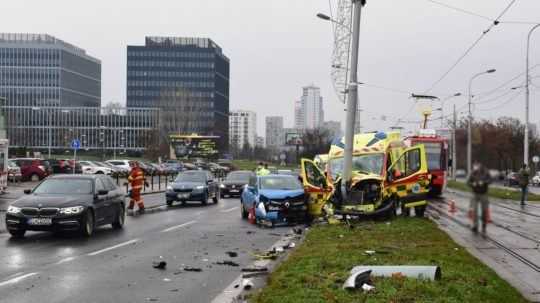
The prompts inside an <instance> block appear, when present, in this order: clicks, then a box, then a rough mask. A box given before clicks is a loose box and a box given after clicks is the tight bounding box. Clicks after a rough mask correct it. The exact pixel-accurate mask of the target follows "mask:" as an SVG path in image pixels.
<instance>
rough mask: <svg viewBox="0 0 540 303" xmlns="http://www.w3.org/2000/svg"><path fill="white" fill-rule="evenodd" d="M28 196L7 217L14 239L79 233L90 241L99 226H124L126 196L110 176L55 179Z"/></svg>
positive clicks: (69, 176)
mask: <svg viewBox="0 0 540 303" xmlns="http://www.w3.org/2000/svg"><path fill="white" fill-rule="evenodd" d="M25 194H26V195H25V196H23V197H22V198H20V199H18V200H16V201H15V202H13V203H12V204H11V205H10V206H9V208H8V210H7V213H6V227H7V229H8V231H9V233H10V234H11V235H12V236H14V237H23V236H24V234H25V233H26V231H27V230H35V231H54V232H56V231H77V232H79V233H80V234H81V235H83V236H86V237H89V236H91V235H92V234H93V233H94V229H95V227H97V226H100V225H105V224H112V227H113V228H122V227H123V225H124V220H125V208H124V193H123V191H122V189H120V188H119V187H117V186H116V185H115V184H114V182H113V181H112V179H111V178H110V177H109V176H106V175H58V176H52V177H49V178H47V179H45V180H44V181H43V182H41V183H40V184H39V185H38V186H36V187H35V188H34V190H28V189H27V190H25Z"/></svg>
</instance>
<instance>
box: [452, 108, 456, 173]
mask: <svg viewBox="0 0 540 303" xmlns="http://www.w3.org/2000/svg"><path fill="white" fill-rule="evenodd" d="M453 118H454V123H453V124H454V126H453V130H452V179H453V180H454V181H456V169H457V152H456V128H457V113H456V104H455V103H454V117H453Z"/></svg>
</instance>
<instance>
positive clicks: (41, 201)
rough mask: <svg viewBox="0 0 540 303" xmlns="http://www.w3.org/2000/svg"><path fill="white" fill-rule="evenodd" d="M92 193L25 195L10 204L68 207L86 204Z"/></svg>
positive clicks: (90, 199) (91, 197) (18, 205)
mask: <svg viewBox="0 0 540 303" xmlns="http://www.w3.org/2000/svg"><path fill="white" fill-rule="evenodd" d="M93 198H94V197H93V196H92V195H72V196H69V195H68V196H66V195H35V194H30V195H25V196H24V197H21V198H19V199H18V200H16V201H15V202H13V203H12V204H11V205H13V206H17V207H70V206H79V205H87V204H89V203H91V201H92V200H93Z"/></svg>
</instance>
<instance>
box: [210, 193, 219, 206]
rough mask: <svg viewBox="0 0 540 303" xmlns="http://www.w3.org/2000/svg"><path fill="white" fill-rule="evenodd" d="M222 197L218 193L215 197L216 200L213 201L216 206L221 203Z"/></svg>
mask: <svg viewBox="0 0 540 303" xmlns="http://www.w3.org/2000/svg"><path fill="white" fill-rule="evenodd" d="M220 197H221V194H220V193H216V194H215V195H214V198H212V201H213V202H214V204H218V203H219V199H220Z"/></svg>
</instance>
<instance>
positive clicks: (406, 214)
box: [401, 205, 411, 217]
mask: <svg viewBox="0 0 540 303" xmlns="http://www.w3.org/2000/svg"><path fill="white" fill-rule="evenodd" d="M401 215H402V216H404V217H410V216H411V208H410V207H405V205H402V206H401Z"/></svg>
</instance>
